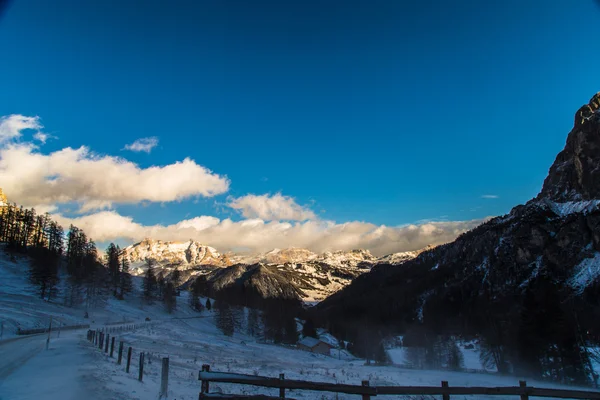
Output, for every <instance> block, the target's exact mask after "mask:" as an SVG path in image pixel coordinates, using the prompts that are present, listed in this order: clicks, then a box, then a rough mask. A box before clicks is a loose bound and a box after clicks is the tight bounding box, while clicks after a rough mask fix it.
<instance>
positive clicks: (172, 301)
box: [163, 281, 177, 314]
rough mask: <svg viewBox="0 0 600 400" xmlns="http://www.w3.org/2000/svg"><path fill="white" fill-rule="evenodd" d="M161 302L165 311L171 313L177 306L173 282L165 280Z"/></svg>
mask: <svg viewBox="0 0 600 400" xmlns="http://www.w3.org/2000/svg"><path fill="white" fill-rule="evenodd" d="M163 302H164V303H165V308H166V309H167V312H168V313H169V314H171V313H172V312H173V311H174V310H175V309H176V308H177V291H176V289H175V285H173V282H171V281H167V282H166V283H165V286H164V290H163Z"/></svg>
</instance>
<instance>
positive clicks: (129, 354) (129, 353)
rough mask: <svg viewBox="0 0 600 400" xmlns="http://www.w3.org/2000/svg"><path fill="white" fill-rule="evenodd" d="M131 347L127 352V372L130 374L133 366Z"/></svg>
mask: <svg viewBox="0 0 600 400" xmlns="http://www.w3.org/2000/svg"><path fill="white" fill-rule="evenodd" d="M131 350H132V349H131V346H129V350H127V365H126V366H125V372H127V373H129V366H130V365H131Z"/></svg>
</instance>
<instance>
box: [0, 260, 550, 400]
mask: <svg viewBox="0 0 600 400" xmlns="http://www.w3.org/2000/svg"><path fill="white" fill-rule="evenodd" d="M27 264H28V260H27V259H26V258H24V257H20V258H15V259H13V260H11V259H10V257H9V256H6V255H5V254H4V253H3V252H0V320H1V321H4V322H5V323H6V321H8V320H10V321H12V323H11V325H10V326H14V325H21V326H31V325H36V324H37V325H41V326H44V325H45V324H47V322H48V320H49V317H50V315H52V316H54V317H55V318H57V319H60V320H63V321H72V322H82V321H84V319H83V308H68V307H64V306H62V305H61V302H60V293H59V297H58V299H57V300H56V301H55V302H53V303H46V302H44V301H42V300H40V299H39V298H38V297H37V296H36V295H35V294H34V291H33V288H32V287H31V286H30V285H29V283H28V280H27V274H26V272H27V267H28V265H27ZM139 281H140V279H139V278H134V284H135V285H134V286H135V288H134V292H133V293H132V294H131V295H128V296H126V299H125V300H124V301H119V300H116V299H114V298H111V297H108V299H107V301H106V302H105V303H103V304H102V307H100V308H95V309H90V310H89V317H90V318H89V319H87V320H85V321H88V322H89V323H91V324H92V327H93V328H101V327H103V326H105V324H107V323H109V324H115V323H119V322H123V321H128V322H136V323H140V322H143V321H144V320H145V318H146V317H149V318H150V319H151V323H150V324H146V326H144V327H142V328H139V329H136V330H132V331H125V332H120V333H118V336H117V337H116V339H117V341H121V340H122V341H124V342H125V344H126V345H127V346H132V347H133V357H132V359H133V360H136V362H135V363H132V371H131V372H130V373H129V374H127V373H126V372H125V371H124V365H117V364H116V360H115V357H113V358H111V357H108V356H107V355H105V354H104V353H102V352H101V351H99V350H98V349H97V348H96V347H95V346H92V345H91V344H90V343H88V342H87V341H86V340H85V332H86V330H85V329H84V330H81V331H69V332H66V331H65V332H62V333H61V336H60V338H58V337H57V334H56V333H53V334H52V337H51V341H50V349H49V350H48V351H46V350H44V348H45V339H46V336H45V335H40V336H32V337H27V338H24V339H17V340H12V341H0V354H1V355H2V357H0V398H1V399H3V400H4V399H20V400H30V399H31V400H33V399H39V398H44V399H48V400H76V399H83V398H85V399H88V400H102V399H116V398H118V399H123V400H132V399H140V400H141V399H151V398H157V396H158V392H159V387H160V359H161V358H162V357H169V360H170V371H169V399H178V400H192V399H197V398H198V393H199V391H200V384H199V382H198V371H199V370H200V369H201V366H202V365H203V364H209V365H210V366H211V370H213V371H222V372H236V373H243V374H251V375H263V376H272V377H278V376H279V374H280V373H285V376H286V378H288V379H300V380H311V381H318V382H331V383H346V384H360V382H361V380H363V379H368V380H369V381H370V383H371V385H413V386H414V385H415V384H418V385H424V386H425V385H431V386H437V385H439V382H440V381H442V380H446V381H448V382H449V383H450V385H451V386H514V385H516V382H517V380H518V379H519V378H518V377H507V376H500V375H496V374H482V373H477V374H475V373H461V372H449V371H427V370H414V369H403V368H399V367H397V366H389V367H386V366H366V365H364V364H365V361H364V360H361V359H357V358H354V357H353V356H351V355H350V354H348V353H347V352H346V351H342V352H341V354H339V355H338V350H337V349H334V350H332V352H331V355H330V356H324V355H319V354H314V353H309V352H306V351H301V350H298V349H297V348H296V347H295V346H280V345H273V344H268V343H261V342H260V341H257V340H256V338H254V337H252V336H249V335H247V334H246V333H245V327H244V324H243V323H242V326H241V327H239V329H238V328H236V332H235V333H234V334H233V336H231V337H226V336H223V335H222V333H221V332H220V331H219V330H218V329H217V327H216V324H215V315H214V314H213V312H214V310H213V311H206V310H204V311H202V312H201V313H198V312H195V311H192V310H191V309H190V308H189V306H188V305H187V304H188V298H187V293H186V292H183V293H182V295H181V297H179V298H178V299H177V309H176V310H175V312H174V313H173V314H168V313H167V312H166V311H165V310H164V308H163V305H162V304H160V303H158V302H157V303H155V304H153V305H147V304H144V303H143V302H142V301H141V293H140V287H139ZM205 301H206V299H205V298H202V299H201V302H202V303H203V304H204V303H205ZM11 329H12V328H11V327H8V324H7V325H5V330H4V335H5V336H4V337H5V338H6V337H7V335H10V334H11ZM321 334H322V335H323V336H324V340H327V341H330V342H332V343H335V341H332V340H328V339H330V337H329V335H327V334H326V333H325V332H321ZM141 352H144V353H145V356H146V362H145V365H144V377H143V382H139V381H138V380H137V375H138V367H137V359H138V357H139V354H140V353H141ZM391 355H392V358H394V357H393V355H394V354H391ZM475 358H477V357H476V356H475ZM475 367H476V366H475ZM39 371H43V374H40V373H39ZM33 376H36V379H35V384H31V383H32V382H33V381H32V377H33ZM528 384H529V385H531V386H540V387H559V386H558V385H555V384H550V383H547V382H535V381H532V380H528ZM211 392H215V393H218V392H223V393H237V394H247V395H250V394H265V395H269V394H270V395H273V396H276V395H277V393H278V391H277V390H276V389H264V388H259V387H251V386H242V385H233V384H211ZM289 396H290V397H293V398H306V399H327V400H333V399H339V400H344V399H353V398H354V397H353V396H349V395H343V394H342V395H335V394H333V393H311V392H306V391H292V392H290V393H289ZM482 398H483V397H482ZM490 399H491V400H502V399H503V398H502V397H490Z"/></svg>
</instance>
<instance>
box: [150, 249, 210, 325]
mask: <svg viewBox="0 0 600 400" xmlns="http://www.w3.org/2000/svg"><path fill="white" fill-rule="evenodd" d="M146 266H147V269H146V273H145V274H144V279H143V281H142V297H143V299H144V301H145V302H146V303H147V304H152V303H154V301H155V300H159V301H162V302H163V303H164V305H165V309H166V310H167V312H168V313H169V314H170V313H172V312H173V311H175V310H176V309H177V297H178V296H179V284H180V282H179V281H180V272H179V270H177V269H174V270H173V272H172V273H171V274H170V276H168V277H165V274H164V272H163V271H161V272H160V273H158V274H156V272H155V268H154V261H153V260H147V265H146ZM198 311H200V309H198Z"/></svg>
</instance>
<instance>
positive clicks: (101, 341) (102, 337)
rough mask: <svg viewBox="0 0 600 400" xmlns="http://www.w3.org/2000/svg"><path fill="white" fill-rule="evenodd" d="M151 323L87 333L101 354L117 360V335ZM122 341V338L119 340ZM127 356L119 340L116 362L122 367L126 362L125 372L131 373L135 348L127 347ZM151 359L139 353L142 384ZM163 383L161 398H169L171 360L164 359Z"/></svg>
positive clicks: (162, 366) (88, 338) (107, 328)
mask: <svg viewBox="0 0 600 400" xmlns="http://www.w3.org/2000/svg"><path fill="white" fill-rule="evenodd" d="M148 325H150V324H149V323H144V324H126V325H121V326H111V327H104V328H101V329H96V330H92V329H89V330H88V332H87V340H88V341H89V342H91V343H92V344H93V345H94V347H97V348H98V349H99V350H100V351H101V352H103V353H106V355H107V356H108V357H109V358H115V354H114V353H115V341H116V335H117V334H119V333H122V332H126V331H128V330H132V329H136V328H139V327H142V326H148ZM119 339H120V338H119ZM127 347H128V349H127V354H123V353H124V350H125V342H124V341H122V340H119V343H118V348H117V349H116V352H117V354H116V359H117V360H116V362H117V365H121V364H122V363H123V362H125V372H126V373H129V371H130V369H131V359H132V356H133V347H132V346H127ZM148 362H149V359H146V354H145V353H144V352H140V353H139V364H138V381H140V382H142V381H143V379H144V364H145V363H148ZM161 368H162V371H161V382H160V392H159V398H160V399H162V398H166V397H167V390H168V385H169V358H168V357H165V358H163V359H162V365H161Z"/></svg>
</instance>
